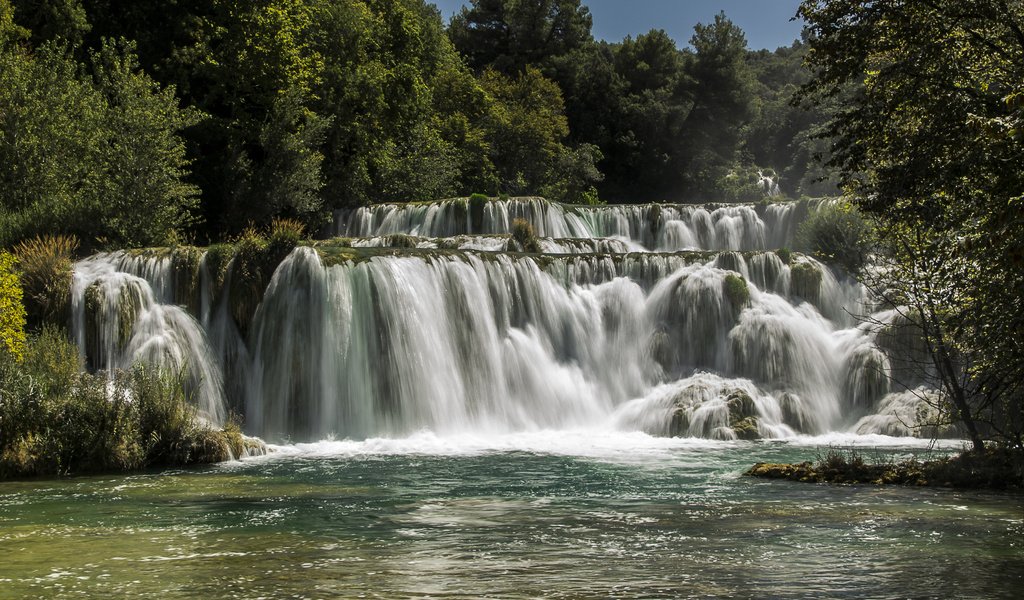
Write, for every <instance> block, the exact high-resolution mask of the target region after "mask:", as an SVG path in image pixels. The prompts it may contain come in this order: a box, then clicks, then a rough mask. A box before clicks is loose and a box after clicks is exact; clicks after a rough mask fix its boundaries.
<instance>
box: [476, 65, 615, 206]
mask: <svg viewBox="0 0 1024 600" xmlns="http://www.w3.org/2000/svg"><path fill="white" fill-rule="evenodd" d="M480 83H481V86H482V87H483V89H484V91H485V92H486V93H487V95H488V96H489V97H490V98H491V99H492V102H493V104H492V109H491V111H490V112H489V113H488V114H487V116H486V117H485V118H484V121H483V128H484V132H485V134H484V135H485V138H486V139H487V141H488V142H489V145H490V147H491V156H490V158H491V162H492V163H493V164H494V165H495V169H496V171H497V175H498V177H499V180H500V181H501V182H502V184H501V187H500V189H501V191H502V192H504V193H507V194H511V195H526V194H531V193H537V192H539V191H542V190H544V189H550V188H551V187H552V186H554V185H557V182H559V180H560V179H561V178H562V177H563V176H564V174H563V173H561V172H560V171H559V167H561V166H564V165H565V164H566V163H568V164H569V165H571V167H572V170H573V171H575V173H573V175H572V177H573V178H575V179H577V180H578V181H581V182H582V183H569V184H565V187H564V188H563V189H564V191H565V192H566V193H569V192H570V191H571V190H570V189H569V187H570V186H576V187H577V188H578V187H579V186H581V185H586V183H588V174H589V175H590V176H591V177H593V176H595V173H596V170H594V169H593V168H592V167H593V159H594V156H593V155H591V154H589V153H586V152H584V154H580V155H577V156H575V157H566V154H567V153H569V152H570V151H569V150H568V149H567V148H566V147H565V146H563V145H562V143H561V142H562V140H563V139H564V138H565V137H566V136H567V135H568V134H569V127H568V122H567V121H566V118H565V115H564V114H563V112H562V95H561V91H560V90H559V89H558V86H557V85H556V84H555V83H554V82H553V81H551V80H550V79H547V78H545V77H544V76H543V75H542V74H541V72H540V71H538V70H537V69H534V68H532V67H528V68H527V69H526V70H525V71H524V72H523V73H521V74H519V75H518V76H516V77H515V78H510V77H508V76H505V75H503V74H501V73H499V72H498V71H495V70H488V71H486V72H485V73H484V74H483V75H482V77H481V81H480ZM563 181H564V180H563ZM555 199H562V198H561V197H558V196H556V198H555Z"/></svg>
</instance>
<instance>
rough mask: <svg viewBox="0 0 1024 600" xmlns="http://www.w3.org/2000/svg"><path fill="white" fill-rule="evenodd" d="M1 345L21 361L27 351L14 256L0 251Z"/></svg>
mask: <svg viewBox="0 0 1024 600" xmlns="http://www.w3.org/2000/svg"><path fill="white" fill-rule="evenodd" d="M0 345H3V346H4V347H6V348H7V351H8V352H10V355H11V356H12V357H13V358H14V359H15V360H18V361H20V360H21V357H22V354H23V353H24V351H25V305H24V304H22V292H21V283H20V282H19V281H18V274H17V273H16V272H15V271H14V256H12V255H11V254H10V253H9V252H0Z"/></svg>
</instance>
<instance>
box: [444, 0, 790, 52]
mask: <svg viewBox="0 0 1024 600" xmlns="http://www.w3.org/2000/svg"><path fill="white" fill-rule="evenodd" d="M430 1H432V2H433V3H434V4H436V5H437V7H438V8H440V9H441V16H442V17H444V19H445V22H447V21H448V20H449V19H450V18H451V16H452V15H453V14H455V13H456V12H457V11H458V10H459V8H461V7H462V6H463V5H464V4H469V2H468V0H466V1H463V0H430ZM583 4H584V5H586V6H587V7H588V8H590V14H591V15H593V17H594V37H595V38H597V39H603V40H606V41H609V42H619V41H622V38H624V37H626V36H627V35H631V36H633V37H636V36H637V35H640V34H642V33H647V32H648V31H650V30H651V29H664V30H665V31H666V32H668V34H669V35H670V36H671V37H672V39H674V40H675V41H676V44H677V45H678V46H679V47H680V48H684V47H686V46H688V45H689V41H690V37H691V36H692V35H693V26H694V25H696V24H697V23H710V22H712V21H714V19H715V15H716V14H718V13H719V12H720V11H725V15H726V16H727V17H729V19H730V20H732V22H733V23H736V24H737V25H739V26H740V28H741V29H743V31H744V32H745V33H746V34H747V45H748V46H749V47H750V48H751V49H752V50H759V49H761V48H767V49H769V50H774V49H776V48H778V47H779V46H789V45H790V44H792V43H793V40H795V39H799V37H800V29H801V25H800V23H799V22H797V21H793V22H791V21H790V18H792V17H793V15H795V14H796V9H797V7H798V6H799V5H800V0H583Z"/></svg>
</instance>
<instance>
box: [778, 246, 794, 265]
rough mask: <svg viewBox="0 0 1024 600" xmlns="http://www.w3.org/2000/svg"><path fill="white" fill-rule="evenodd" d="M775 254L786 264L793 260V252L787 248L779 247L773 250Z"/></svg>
mask: <svg viewBox="0 0 1024 600" xmlns="http://www.w3.org/2000/svg"><path fill="white" fill-rule="evenodd" d="M775 255H776V256H778V257H779V260H781V261H782V263H783V264H786V265H788V264H789V263H790V262H791V261H792V260H793V253H792V252H790V251H789V248H779V249H778V250H776V251H775Z"/></svg>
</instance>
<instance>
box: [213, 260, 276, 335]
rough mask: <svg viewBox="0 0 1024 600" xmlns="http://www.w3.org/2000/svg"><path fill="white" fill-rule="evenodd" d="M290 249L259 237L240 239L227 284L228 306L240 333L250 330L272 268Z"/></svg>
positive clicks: (270, 276)
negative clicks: (270, 243) (268, 242)
mask: <svg viewBox="0 0 1024 600" xmlns="http://www.w3.org/2000/svg"><path fill="white" fill-rule="evenodd" d="M290 252H291V249H290V248H287V247H279V246H272V245H269V244H266V243H265V242H261V241H260V240H243V241H242V242H240V243H239V244H238V245H237V246H236V250H235V257H234V259H233V260H232V261H231V267H230V281H229V283H228V287H229V304H230V306H229V308H230V312H231V316H232V317H233V318H234V321H235V324H236V325H237V326H238V330H239V331H240V332H242V335H243V336H244V335H246V333H247V332H248V331H249V326H250V325H251V324H252V319H253V317H254V316H255V315H256V309H257V307H259V305H260V302H262V301H263V294H264V293H265V292H266V290H267V286H268V285H270V279H271V278H272V277H273V275H274V271H276V270H277V267H278V265H280V264H281V261H283V260H284V259H285V257H286V256H288V254H289V253H290Z"/></svg>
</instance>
